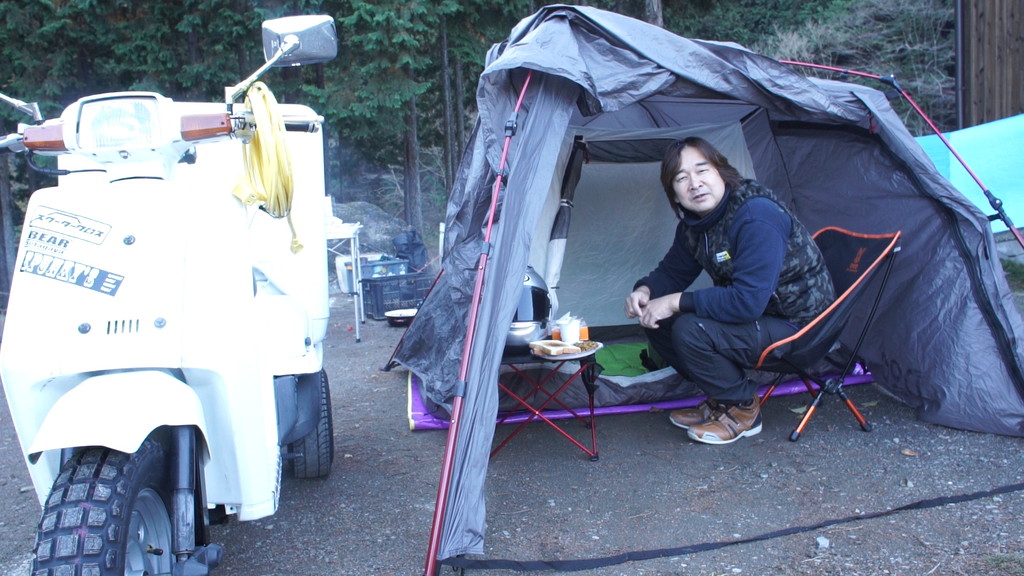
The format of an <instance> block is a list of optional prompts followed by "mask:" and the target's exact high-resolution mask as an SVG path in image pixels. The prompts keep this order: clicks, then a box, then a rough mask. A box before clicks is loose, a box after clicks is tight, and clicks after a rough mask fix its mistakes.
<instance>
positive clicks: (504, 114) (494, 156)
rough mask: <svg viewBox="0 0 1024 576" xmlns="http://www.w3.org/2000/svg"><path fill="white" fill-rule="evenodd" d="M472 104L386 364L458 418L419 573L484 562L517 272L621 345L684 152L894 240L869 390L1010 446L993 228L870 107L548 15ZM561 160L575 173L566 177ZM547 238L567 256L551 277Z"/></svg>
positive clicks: (607, 16) (737, 61) (1015, 343)
mask: <svg viewBox="0 0 1024 576" xmlns="http://www.w3.org/2000/svg"><path fill="white" fill-rule="evenodd" d="M477 103H478V107H479V118H478V121H477V124H476V126H475V129H474V132H473V135H472V138H471V140H470V142H469V144H468V146H467V148H466V151H465V154H464V157H463V158H462V161H461V164H460V168H459V172H458V175H457V178H456V182H455V184H454V186H453V188H452V190H451V195H450V200H449V206H448V213H447V217H446V236H445V255H444V258H443V261H442V271H441V273H440V275H439V277H438V279H437V281H436V284H435V286H434V288H433V289H432V290H431V292H430V294H429V295H428V297H427V299H426V301H425V302H424V303H423V305H422V306H421V308H420V310H419V313H418V314H417V317H416V320H415V322H413V324H412V325H411V326H410V328H409V329H408V330H407V332H406V333H405V335H404V337H403V339H402V342H401V343H400V344H399V347H398V348H397V349H396V351H395V355H394V359H395V360H397V361H398V362H399V363H401V364H402V365H403V366H405V367H406V368H408V369H409V370H410V371H412V372H413V373H415V374H417V375H419V376H420V377H421V378H422V379H423V380H424V382H425V387H426V390H427V393H428V395H429V396H430V397H431V398H432V400H433V401H434V402H437V403H439V404H440V403H448V404H450V405H451V406H452V408H453V410H452V423H451V427H450V428H449V432H448V444H447V447H446V452H445V462H444V465H443V466H442V474H441V483H440V486H439V489H438V496H437V505H436V510H435V515H434V518H433V522H434V526H433V528H432V530H431V542H430V545H429V547H428V558H427V562H428V564H427V566H428V572H431V571H432V569H433V568H432V566H433V565H434V563H435V562H437V561H443V560H445V559H447V558H451V557H454V556H457V555H462V554H480V553H482V552H483V543H484V538H485V532H486V511H485V510H486V509H485V502H484V482H485V477H486V473H487V463H488V452H489V449H490V447H491V442H492V439H493V434H494V423H495V415H496V408H497V405H498V389H497V386H496V376H497V374H498V372H499V367H500V364H501V356H502V350H503V343H504V341H505V338H506V335H507V332H508V329H509V323H510V321H511V320H512V318H513V315H514V313H515V309H516V306H517V303H518V298H519V294H520V290H521V288H522V278H523V272H524V270H525V269H526V267H527V265H533V266H534V268H535V269H537V270H538V271H542V273H543V274H544V275H545V277H546V278H547V279H548V283H549V285H550V286H551V287H552V288H553V290H554V291H555V292H556V293H557V295H558V302H559V308H560V310H561V311H572V312H573V313H574V314H579V315H581V316H583V317H584V318H586V319H587V320H588V322H589V323H590V325H591V331H592V333H594V331H595V327H597V328H600V327H602V326H616V325H624V324H628V322H627V320H626V319H625V318H624V316H623V313H622V309H623V304H622V303H623V301H624V298H625V296H626V294H627V293H628V291H629V289H630V288H631V286H632V283H633V282H634V281H635V280H636V279H637V278H639V277H641V276H642V275H644V274H645V273H647V272H648V271H649V270H650V269H651V268H653V266H654V265H655V264H656V262H657V261H658V260H659V259H660V257H661V256H662V255H663V254H664V251H665V250H666V248H667V246H668V243H669V241H670V238H671V235H672V234H671V231H672V229H673V227H674V225H675V222H674V221H673V220H672V216H671V213H670V212H671V211H670V210H668V207H667V206H666V205H665V199H664V196H663V193H662V192H661V191H660V186H659V184H658V176H657V165H658V161H659V160H660V155H661V151H662V150H663V149H664V146H665V145H666V144H667V143H668V142H669V141H671V140H672V139H675V138H679V137H682V136H685V135H690V134H696V135H701V136H704V137H706V138H708V139H710V140H711V141H712V142H713V143H715V144H716V145H717V146H718V147H719V148H720V149H722V150H723V151H724V152H725V153H726V154H727V155H728V156H729V158H730V160H731V161H732V162H734V163H735V164H736V165H737V167H738V168H740V170H741V172H743V173H744V174H746V175H748V176H751V177H755V178H757V179H758V180H759V181H760V182H762V183H763V184H765V185H767V186H768V187H770V188H771V189H773V190H774V191H775V192H776V194H777V195H778V196H780V198H782V199H783V200H784V201H786V202H788V203H789V204H790V205H791V206H792V207H793V209H794V210H795V211H796V213H797V214H798V215H799V217H800V218H801V220H802V221H803V222H804V223H805V225H806V226H807V227H808V228H809V229H811V230H816V229H819V228H822V227H824V226H828V225H839V226H843V227H847V228H850V229H854V230H857V231H860V232H865V233H881V232H890V231H893V230H895V229H900V230H902V231H903V238H904V240H903V243H902V251H901V253H900V254H899V256H898V260H897V266H896V269H895V270H894V271H893V275H892V277H891V278H890V281H889V290H888V291H887V295H886V298H885V299H884V300H883V302H882V303H881V306H880V308H879V311H878V316H877V318H876V321H875V323H874V325H873V329H872V331H871V333H870V334H869V338H868V341H867V342H866V343H865V344H864V345H863V347H862V349H861V353H862V356H863V358H864V359H865V361H866V362H867V364H868V365H869V366H870V369H871V371H872V373H873V374H874V376H875V379H876V381H877V382H878V383H879V384H880V385H881V386H883V387H884V388H885V389H886V390H888V391H889V392H890V393H891V394H892V395H894V396H895V397H897V398H899V399H900V400H902V401H904V402H906V403H908V404H909V405H911V406H913V407H914V408H915V409H916V413H917V415H918V416H919V417H920V418H921V419H923V420H926V421H928V422H933V423H936V424H941V425H945V426H950V427H955V428H961V429H971V430H979V431H984V432H991V433H998V434H1005V435H1015V436H1024V372H1022V362H1021V361H1022V348H1021V336H1024V332H1022V321H1021V317H1020V315H1019V314H1018V312H1017V311H1016V309H1015V308H1014V304H1013V300H1012V295H1011V292H1010V290H1009V288H1008V286H1007V284H1006V280H1005V278H1004V275H1003V272H1002V268H1001V265H1000V263H999V262H998V259H997V258H996V257H995V254H996V251H995V246H994V239H993V234H992V230H991V228H990V223H989V222H988V220H987V219H986V217H985V215H984V214H983V213H982V212H981V211H980V210H978V208H976V207H975V206H974V205H973V204H972V203H971V202H970V201H969V200H967V199H966V198H965V197H964V196H963V195H962V194H961V193H959V192H958V191H957V190H956V189H955V188H954V187H953V186H952V185H951V184H950V183H949V181H948V180H946V179H945V178H943V177H942V176H941V175H940V174H939V173H938V172H937V171H936V169H935V166H934V164H933V163H932V162H931V160H930V159H929V158H928V156H927V155H926V154H925V152H924V151H923V150H922V148H921V146H920V145H919V144H918V143H917V142H916V141H915V139H914V138H913V137H912V136H911V135H910V133H909V132H908V131H907V129H906V128H905V126H904V125H903V124H902V123H901V121H900V120H899V119H898V117H897V116H896V114H895V113H894V112H893V110H892V109H891V107H890V105H889V103H888V102H887V101H886V99H885V97H884V95H883V94H882V93H881V92H880V91H878V90H875V89H872V88H868V87H864V86H861V85H855V84H849V83H843V82H837V81H830V80H820V79H811V78H807V77H805V76H803V75H802V74H800V73H798V72H797V71H795V70H794V69H793V68H791V67H789V66H787V65H784V64H782V63H779V62H777V61H775V60H772V59H769V58H766V57H764V56H761V55H758V54H755V53H752V52H750V51H749V50H747V49H744V48H743V47H741V46H738V45H735V44H729V43H719V42H709V41H700V40H690V39H685V38H680V37H678V36H675V35H673V34H671V33H669V32H667V31H665V30H663V29H660V28H658V27H655V26H651V25H648V24H645V23H642V22H639V21H636V20H633V19H631V18H627V17H624V16H621V15H617V14H613V13H609V12H605V11H601V10H597V9H594V8H589V7H582V6H561V5H559V6H548V7H545V8H543V9H541V10H540V11H538V12H537V13H536V14H535V15H533V16H532V17H529V18H527V19H524V20H523V21H521V22H520V23H519V24H518V25H517V26H516V27H515V28H514V29H513V30H512V31H511V34H510V36H509V38H508V39H507V40H506V41H504V42H502V43H500V44H497V45H495V46H494V47H493V48H492V49H491V50H490V51H489V53H488V55H487V64H486V67H485V70H484V72H483V73H482V75H481V77H480V79H479V84H478V89H477ZM574 151H576V152H577V154H578V153H579V152H581V151H582V152H586V155H587V156H588V158H586V157H585V158H584V159H585V160H588V161H586V162H583V163H582V165H581V166H580V167H579V174H575V173H574V166H575V162H576V161H577V159H578V158H580V156H578V155H574ZM577 177H578V178H579V182H578V184H577V185H576V186H575V190H574V193H573V197H572V202H571V203H570V204H571V206H572V215H571V222H570V224H569V231H568V234H567V236H566V237H565V238H558V237H559V236H562V234H561V233H556V234H553V233H552V232H553V228H554V224H555V221H556V219H557V215H558V213H559V211H560V210H559V208H560V205H561V204H562V202H561V199H562V196H563V194H564V193H563V190H562V182H563V180H565V179H575V178H577ZM563 212H564V211H563ZM552 236H555V237H556V238H555V241H558V242H562V243H564V246H565V249H564V253H563V254H560V255H558V256H556V257H554V258H552V257H551V255H550V254H549V250H548V249H549V245H550V244H551V242H552ZM559 259H560V260H561V261H562V262H563V263H562V265H561V267H560V269H559V270H551V269H548V266H547V264H548V262H551V261H554V260H559Z"/></svg>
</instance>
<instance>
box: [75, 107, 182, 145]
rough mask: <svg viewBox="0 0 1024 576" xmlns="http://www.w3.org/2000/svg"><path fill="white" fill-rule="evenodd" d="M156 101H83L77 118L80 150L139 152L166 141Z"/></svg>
mask: <svg viewBox="0 0 1024 576" xmlns="http://www.w3.org/2000/svg"><path fill="white" fill-rule="evenodd" d="M159 119H160V111H159V106H158V102H157V99H156V98H154V97H150V96H141V97H122V98H107V99H103V100H93V101H87V102H83V103H82V105H81V107H80V108H79V115H78V126H77V128H78V130H77V133H78V138H77V144H78V147H79V148H80V149H89V150H92V149H100V148H118V149H122V150H124V149H128V150H131V149H139V148H151V147H155V146H158V145H159V144H161V143H162V142H163V140H164V139H165V138H164V136H163V134H162V130H161V123H160V121H159Z"/></svg>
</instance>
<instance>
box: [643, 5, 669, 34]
mask: <svg viewBox="0 0 1024 576" xmlns="http://www.w3.org/2000/svg"><path fill="white" fill-rule="evenodd" d="M644 20H645V21H646V22H648V23H650V24H654V25H655V26H658V27H661V28H664V27H665V21H664V19H663V18H662V11H661V0H644Z"/></svg>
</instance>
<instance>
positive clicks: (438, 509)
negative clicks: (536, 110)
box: [423, 70, 533, 576]
mask: <svg viewBox="0 0 1024 576" xmlns="http://www.w3.org/2000/svg"><path fill="white" fill-rule="evenodd" d="M532 77H533V70H527V73H526V79H525V80H524V81H523V87H522V88H521V89H520V91H519V99H518V100H517V101H516V106H515V109H514V111H513V114H512V118H511V119H509V120H508V122H506V124H505V143H504V146H503V147H502V150H501V160H500V162H499V163H498V171H497V174H496V175H495V178H494V188H493V190H492V191H491V206H490V209H489V212H488V215H487V228H486V231H485V233H484V250H482V251H481V253H480V260H479V262H478V264H477V273H476V281H475V283H474V285H473V297H472V300H471V301H470V305H469V322H468V323H467V325H466V338H465V341H464V343H463V345H462V360H461V362H460V364H459V382H458V385H457V387H456V395H455V396H454V398H453V399H452V413H451V423H450V425H449V427H448V437H447V440H446V441H445V447H444V459H443V460H442V461H441V480H440V481H439V482H438V485H437V500H436V501H435V502H434V516H433V520H432V521H431V525H430V541H429V543H428V545H427V561H426V565H425V567H424V569H423V574H424V576H436V575H437V568H438V558H437V552H438V550H439V549H440V547H441V532H442V531H443V530H442V529H443V528H444V514H445V508H446V507H447V505H448V491H449V489H450V488H451V480H452V465H453V463H454V461H455V448H456V446H457V444H458V439H459V428H460V426H459V425H460V424H461V422H462V403H463V397H464V395H465V393H466V389H467V382H468V373H469V361H470V357H471V355H472V352H473V339H474V338H475V336H476V324H477V316H478V315H479V312H480V299H481V294H482V293H483V287H484V272H485V271H486V270H487V256H488V254H489V252H490V245H491V233H492V231H493V229H494V213H495V211H496V210H497V206H498V196H499V195H500V192H501V187H502V185H503V184H504V182H505V180H506V177H505V174H506V168H505V164H506V161H507V159H508V150H509V147H510V145H511V142H512V136H513V135H514V134H515V132H516V117H517V115H518V114H519V110H520V109H521V108H522V105H523V97H524V96H526V88H527V87H528V86H529V85H530V79H531V78H532Z"/></svg>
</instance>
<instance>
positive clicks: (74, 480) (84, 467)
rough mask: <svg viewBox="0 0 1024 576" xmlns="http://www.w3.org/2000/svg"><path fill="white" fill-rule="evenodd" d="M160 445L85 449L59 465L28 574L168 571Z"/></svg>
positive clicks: (126, 575) (107, 575) (103, 575)
mask: <svg viewBox="0 0 1024 576" xmlns="http://www.w3.org/2000/svg"><path fill="white" fill-rule="evenodd" d="M165 466H166V457H165V454H164V449H163V447H162V446H161V445H160V444H159V443H157V442H153V441H151V440H147V441H146V442H144V443H143V444H142V446H141V447H140V448H139V450H138V451H137V452H135V453H134V454H125V453H122V452H117V451H115V450H110V449H107V448H90V449H88V450H84V451H82V452H80V453H78V454H76V455H75V456H74V457H73V458H72V459H71V460H69V461H68V462H67V463H66V464H64V466H63V467H62V468H61V472H60V474H59V475H58V476H57V479H56V480H55V481H54V483H53V489H52V490H51V491H50V496H49V497H48V498H47V500H46V506H45V507H44V509H43V517H42V520H40V522H39V532H38V534H37V537H36V559H35V563H34V566H33V568H32V574H33V575H37V576H43V575H45V576H60V575H63V574H76V575H77V574H94V575H97V576H115V575H116V576H122V575H123V576H142V575H144V574H169V573H170V572H171V564H172V563H173V561H174V557H173V556H174V555H173V554H172V552H171V546H172V527H171V519H170V515H169V514H168V507H167V502H168V499H167V498H166V489H165V487H164V484H163V483H164V478H165V474H164V469H165Z"/></svg>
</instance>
